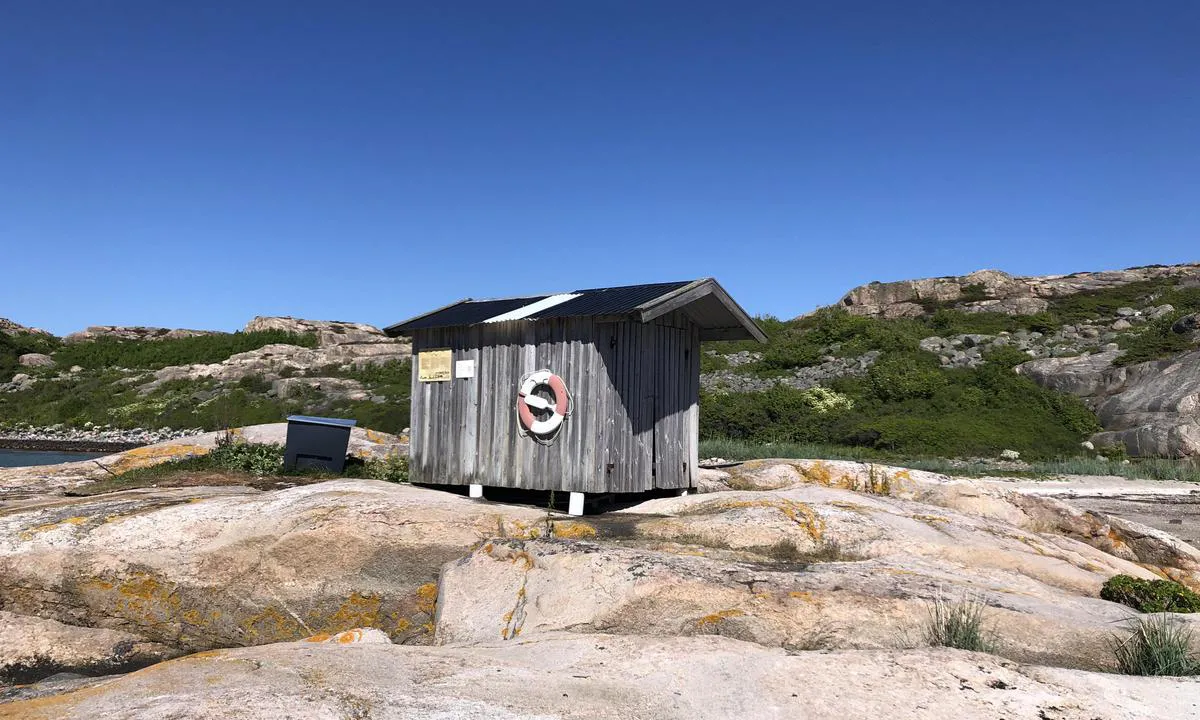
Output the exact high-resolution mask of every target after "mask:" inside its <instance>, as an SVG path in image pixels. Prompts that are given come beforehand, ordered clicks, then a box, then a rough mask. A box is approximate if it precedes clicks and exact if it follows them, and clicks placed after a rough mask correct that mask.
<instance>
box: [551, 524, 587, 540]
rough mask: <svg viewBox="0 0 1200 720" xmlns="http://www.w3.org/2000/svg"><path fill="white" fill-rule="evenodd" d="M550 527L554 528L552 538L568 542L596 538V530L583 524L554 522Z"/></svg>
mask: <svg viewBox="0 0 1200 720" xmlns="http://www.w3.org/2000/svg"><path fill="white" fill-rule="evenodd" d="M552 527H553V528H554V537H559V538H566V539H568V540H586V539H588V538H594V537H596V528H594V527H592V526H591V525H589V524H587V523H585V522H578V521H573V520H566V521H561V522H556V523H554V525H553V526H552Z"/></svg>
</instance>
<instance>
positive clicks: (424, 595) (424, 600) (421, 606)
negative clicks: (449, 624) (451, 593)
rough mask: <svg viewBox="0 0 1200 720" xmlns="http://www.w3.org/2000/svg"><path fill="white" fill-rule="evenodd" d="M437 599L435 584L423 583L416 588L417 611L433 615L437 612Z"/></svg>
mask: <svg viewBox="0 0 1200 720" xmlns="http://www.w3.org/2000/svg"><path fill="white" fill-rule="evenodd" d="M437 599H438V586H437V583H425V584H424V585H422V586H421V587H419V588H417V610H420V611H421V612H423V613H425V614H426V615H433V613H434V612H436V611H437Z"/></svg>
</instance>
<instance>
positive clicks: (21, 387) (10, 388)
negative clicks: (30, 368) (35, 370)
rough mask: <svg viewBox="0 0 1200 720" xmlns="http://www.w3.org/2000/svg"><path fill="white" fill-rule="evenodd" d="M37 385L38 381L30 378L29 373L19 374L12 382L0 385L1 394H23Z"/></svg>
mask: <svg viewBox="0 0 1200 720" xmlns="http://www.w3.org/2000/svg"><path fill="white" fill-rule="evenodd" d="M36 383H37V379H36V378H32V377H30V376H29V375H28V374H27V373H17V374H16V375H13V376H12V380H11V381H10V382H6V383H3V384H0V392H22V391H25V390H28V389H30V388H31V387H33V386H34V385H35V384H36Z"/></svg>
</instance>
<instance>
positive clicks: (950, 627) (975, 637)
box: [925, 598, 998, 652]
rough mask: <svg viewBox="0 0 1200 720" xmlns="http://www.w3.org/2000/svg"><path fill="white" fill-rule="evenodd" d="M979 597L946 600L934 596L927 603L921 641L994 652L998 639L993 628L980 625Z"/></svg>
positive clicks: (981, 620)
mask: <svg viewBox="0 0 1200 720" xmlns="http://www.w3.org/2000/svg"><path fill="white" fill-rule="evenodd" d="M985 607H986V606H985V605H984V604H983V603H982V602H980V601H979V600H973V599H966V600H962V601H960V602H950V601H947V600H945V599H942V598H938V599H936V600H934V601H933V602H932V603H930V606H929V618H928V620H927V621H926V623H925V640H926V642H928V643H929V644H930V645H932V646H934V647H950V648H958V649H959V650H974V651H976V652H994V651H995V649H996V645H997V644H998V639H997V637H996V634H995V632H994V631H992V630H989V629H987V628H985V627H984V623H983V611H984V608H985Z"/></svg>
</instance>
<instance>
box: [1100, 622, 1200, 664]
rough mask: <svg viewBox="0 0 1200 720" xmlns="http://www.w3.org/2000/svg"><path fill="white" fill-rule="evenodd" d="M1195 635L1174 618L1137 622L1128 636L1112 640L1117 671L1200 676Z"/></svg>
mask: <svg viewBox="0 0 1200 720" xmlns="http://www.w3.org/2000/svg"><path fill="white" fill-rule="evenodd" d="M1192 636H1193V633H1192V630H1191V628H1189V627H1187V626H1185V625H1181V624H1180V623H1178V622H1177V621H1176V620H1175V619H1174V618H1172V617H1171V616H1170V615H1150V616H1148V617H1143V618H1138V619H1136V620H1135V621H1133V623H1132V625H1131V627H1130V628H1129V635H1127V636H1126V637H1123V638H1122V637H1114V638H1113V639H1112V650H1113V655H1114V657H1115V659H1116V662H1117V670H1118V671H1119V672H1121V673H1123V674H1125V675H1166V676H1176V677H1180V676H1189V675H1200V658H1197V657H1196V655H1195V654H1193V653H1192V651H1191V648H1192V644H1193V638H1192Z"/></svg>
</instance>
